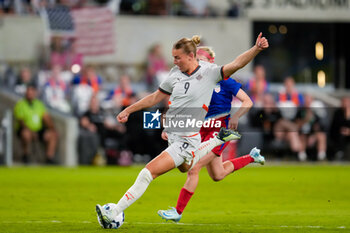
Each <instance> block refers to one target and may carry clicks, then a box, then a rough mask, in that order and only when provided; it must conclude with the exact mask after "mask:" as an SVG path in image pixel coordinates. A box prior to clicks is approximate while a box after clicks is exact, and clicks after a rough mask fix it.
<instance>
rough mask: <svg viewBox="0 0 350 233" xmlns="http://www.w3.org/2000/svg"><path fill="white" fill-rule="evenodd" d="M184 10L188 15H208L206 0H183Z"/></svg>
mask: <svg viewBox="0 0 350 233" xmlns="http://www.w3.org/2000/svg"><path fill="white" fill-rule="evenodd" d="M184 3H185V7H186V12H187V15H189V16H197V17H204V16H208V14H209V9H208V0H184Z"/></svg>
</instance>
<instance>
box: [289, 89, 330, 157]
mask: <svg viewBox="0 0 350 233" xmlns="http://www.w3.org/2000/svg"><path fill="white" fill-rule="evenodd" d="M304 98H305V107H304V108H301V109H299V110H298V112H297V115H296V119H295V122H296V123H297V125H298V129H299V133H300V138H301V142H302V144H301V145H302V148H301V153H299V155H298V157H299V160H300V161H305V160H306V159H307V154H306V149H307V148H308V147H311V146H313V145H314V144H315V143H317V159H318V160H325V159H326V157H327V155H326V150H327V137H326V133H325V132H324V131H323V130H324V129H323V127H322V124H321V121H320V118H319V116H318V115H317V114H316V113H315V112H314V111H313V110H312V108H311V104H312V101H313V98H312V96H310V95H305V97H304Z"/></svg>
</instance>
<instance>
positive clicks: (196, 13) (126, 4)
mask: <svg viewBox="0 0 350 233" xmlns="http://www.w3.org/2000/svg"><path fill="white" fill-rule="evenodd" d="M249 4H251V3H250V0H245V1H242V0H227V1H226V5H225V9H224V10H222V9H221V10H220V9H217V7H215V4H213V3H212V2H210V1H209V0H0V14H39V13H40V11H41V10H42V9H43V8H48V7H55V6H57V5H63V6H66V7H68V8H74V9H76V8H80V7H87V6H108V7H110V8H111V10H112V11H113V12H115V13H116V14H138V15H140V14H142V15H176V16H191V17H215V16H228V17H237V16H239V15H241V14H242V10H243V9H244V8H245V7H247V6H249Z"/></svg>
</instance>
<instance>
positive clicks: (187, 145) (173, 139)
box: [165, 133, 201, 167]
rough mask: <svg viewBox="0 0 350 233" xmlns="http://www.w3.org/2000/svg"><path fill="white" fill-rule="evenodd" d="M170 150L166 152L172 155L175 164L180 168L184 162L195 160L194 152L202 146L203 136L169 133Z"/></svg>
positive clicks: (167, 149)
mask: <svg viewBox="0 0 350 233" xmlns="http://www.w3.org/2000/svg"><path fill="white" fill-rule="evenodd" d="M168 144H169V146H168V148H166V149H165V151H166V152H168V153H169V154H170V156H171V157H172V158H173V160H174V162H175V166H176V167H178V166H180V165H181V164H182V163H183V162H190V161H191V160H192V158H193V156H192V151H195V150H196V149H197V148H198V147H199V145H200V144H201V135H200V134H199V133H198V134H196V135H194V136H189V137H186V136H180V135H177V134H173V133H168Z"/></svg>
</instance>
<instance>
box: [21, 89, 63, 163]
mask: <svg viewBox="0 0 350 233" xmlns="http://www.w3.org/2000/svg"><path fill="white" fill-rule="evenodd" d="M36 95H37V91H36V87H35V86H34V85H28V87H27V89H26V93H25V98H24V99H21V100H20V101H18V102H17V104H16V106H15V109H14V115H15V118H16V121H17V124H16V131H17V135H18V136H19V137H20V139H21V142H22V148H23V152H22V159H23V162H25V163H27V162H28V156H29V154H30V146H31V144H32V142H33V140H35V139H39V140H40V141H43V142H44V143H45V144H46V151H45V153H46V163H48V164H53V163H54V156H55V152H56V145H57V139H58V136H57V133H56V130H55V127H54V124H53V121H52V119H51V117H50V115H49V114H48V112H47V111H46V108H45V106H44V104H43V103H42V102H41V101H40V100H38V99H37V98H36Z"/></svg>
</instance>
